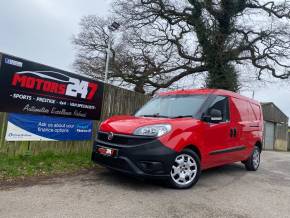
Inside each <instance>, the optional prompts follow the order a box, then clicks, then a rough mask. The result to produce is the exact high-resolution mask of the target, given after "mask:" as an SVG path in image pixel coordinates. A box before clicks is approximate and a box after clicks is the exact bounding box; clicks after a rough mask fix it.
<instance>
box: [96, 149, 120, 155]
mask: <svg viewBox="0 0 290 218" xmlns="http://www.w3.org/2000/svg"><path fill="white" fill-rule="evenodd" d="M97 152H98V153H99V154H101V155H104V156H108V157H116V156H117V154H118V150H117V149H114V148H106V147H97Z"/></svg>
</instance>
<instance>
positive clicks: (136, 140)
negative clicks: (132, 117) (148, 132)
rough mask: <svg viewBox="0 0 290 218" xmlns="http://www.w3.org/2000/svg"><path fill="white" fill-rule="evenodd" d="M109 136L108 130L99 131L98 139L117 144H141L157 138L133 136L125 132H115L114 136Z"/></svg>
mask: <svg viewBox="0 0 290 218" xmlns="http://www.w3.org/2000/svg"><path fill="white" fill-rule="evenodd" d="M108 136H109V133H108V132H98V140H100V141H103V142H108V143H112V144H117V145H140V144H145V143H148V142H151V141H153V140H155V137H146V136H145V137H144V136H133V135H123V134H114V136H113V138H112V139H111V140H109V139H108Z"/></svg>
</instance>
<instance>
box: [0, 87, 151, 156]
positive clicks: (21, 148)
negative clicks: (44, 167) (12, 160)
mask: <svg viewBox="0 0 290 218" xmlns="http://www.w3.org/2000/svg"><path fill="white" fill-rule="evenodd" d="M149 99H150V97H149V96H145V95H142V94H139V93H136V92H132V91H129V90H126V89H121V88H118V87H115V86H112V85H105V87H104V99H103V108H102V116H101V120H104V119H106V118H108V117H110V116H112V115H117V114H132V113H133V112H134V111H136V109H137V108H139V107H140V106H142V105H143V104H144V103H145V102H147V101H148V100H149ZM7 116H8V114H7V113H0V154H1V153H2V154H7V155H10V156H15V155H19V154H26V153H29V154H32V155H33V154H38V153H41V152H45V151H53V152H55V153H76V152H87V151H90V150H91V147H92V143H93V139H92V141H35V142H34V141H23V142H7V141H5V134H6V128H7ZM98 124H99V121H95V122H94V135H93V138H94V137H95V135H96V129H97V126H98Z"/></svg>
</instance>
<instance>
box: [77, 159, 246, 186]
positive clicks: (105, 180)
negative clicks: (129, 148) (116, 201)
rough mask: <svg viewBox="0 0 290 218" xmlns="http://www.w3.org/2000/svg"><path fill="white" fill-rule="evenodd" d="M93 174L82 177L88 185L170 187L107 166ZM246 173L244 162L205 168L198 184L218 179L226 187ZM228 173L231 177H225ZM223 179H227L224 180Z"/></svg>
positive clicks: (164, 183)
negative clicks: (109, 168)
mask: <svg viewBox="0 0 290 218" xmlns="http://www.w3.org/2000/svg"><path fill="white" fill-rule="evenodd" d="M93 172H94V174H93V175H92V176H89V177H86V178H82V181H83V182H84V183H86V185H89V186H91V185H96V183H98V184H103V185H106V186H115V187H120V188H123V189H128V190H152V189H154V190H156V188H157V189H158V188H160V189H164V188H169V186H168V185H167V183H166V182H165V181H164V180H157V179H148V178H146V179H142V178H138V177H134V176H130V175H127V174H122V173H119V172H116V171H112V170H108V169H106V168H102V169H99V170H98V171H97V172H96V171H93ZM245 174H246V171H245V168H244V166H243V165H242V164H231V165H225V166H220V167H215V168H212V169H208V170H204V171H203V172H202V174H201V177H200V181H199V182H198V186H200V187H210V186H212V185H213V186H215V187H216V185H217V183H216V181H217V180H218V181H220V186H221V187H224V186H227V185H230V184H231V183H233V182H235V181H237V180H239V179H240V178H241V177H243V176H244V175H245ZM226 175H228V177H230V179H227V180H226V179H224V178H223V177H225V176H226ZM223 180H225V181H224V182H223Z"/></svg>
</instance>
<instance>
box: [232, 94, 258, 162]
mask: <svg viewBox="0 0 290 218" xmlns="http://www.w3.org/2000/svg"><path fill="white" fill-rule="evenodd" d="M231 112H232V119H233V122H234V125H235V127H234V128H236V129H237V135H236V146H241V147H243V149H242V150H241V151H240V152H238V153H236V155H235V156H236V157H235V159H236V160H235V161H239V160H245V159H246V158H248V157H249V155H250V154H251V153H252V151H253V148H254V143H255V142H254V135H253V134H252V133H253V130H255V128H256V127H255V125H257V123H256V122H255V120H256V118H255V115H254V113H253V110H252V108H251V105H250V103H249V102H248V101H245V100H243V99H238V98H232V111H231Z"/></svg>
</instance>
